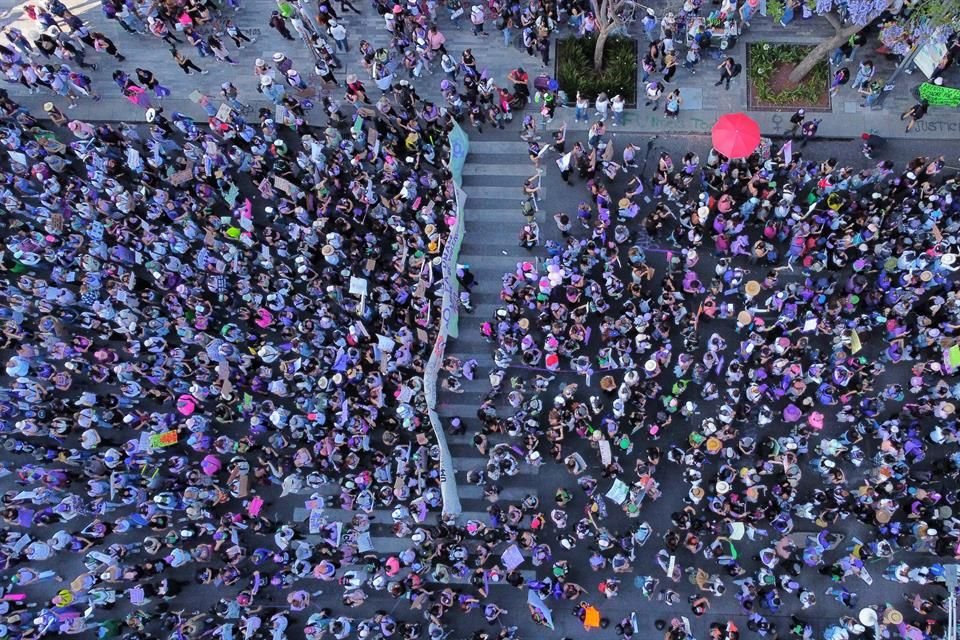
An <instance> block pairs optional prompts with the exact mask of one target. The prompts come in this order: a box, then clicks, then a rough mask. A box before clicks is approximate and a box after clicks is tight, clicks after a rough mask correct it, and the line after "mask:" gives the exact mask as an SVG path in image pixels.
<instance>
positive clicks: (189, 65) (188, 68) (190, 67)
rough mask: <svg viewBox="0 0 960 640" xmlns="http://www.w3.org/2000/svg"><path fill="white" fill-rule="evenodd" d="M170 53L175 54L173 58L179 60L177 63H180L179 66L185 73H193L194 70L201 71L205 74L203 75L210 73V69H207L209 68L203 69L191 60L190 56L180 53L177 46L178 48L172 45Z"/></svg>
mask: <svg viewBox="0 0 960 640" xmlns="http://www.w3.org/2000/svg"><path fill="white" fill-rule="evenodd" d="M170 55H172V56H173V59H174V60H176V61H177V65H178V66H179V67H180V68H181V69H182V70H183V72H184V73H185V74H187V75H188V76H190V75H193V72H194V71H199V72H200V73H201V74H203V75H206V74H208V73H210V72H209V71H207V70H205V69H201V68H200V67H198V66H197V65H196V64H195V63H194V62H193V60H191V59H190V58H188V57H187V56H185V55H183V54H182V53H180V52H179V51H177V48H176V47H170Z"/></svg>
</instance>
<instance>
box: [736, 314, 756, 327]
mask: <svg viewBox="0 0 960 640" xmlns="http://www.w3.org/2000/svg"><path fill="white" fill-rule="evenodd" d="M752 320H753V316H751V315H750V312H749V311H746V310H744V311H741V312H740V313H738V314H737V322H739V323H740V324H742V325H744V326H746V325H748V324H750V322H751V321H752Z"/></svg>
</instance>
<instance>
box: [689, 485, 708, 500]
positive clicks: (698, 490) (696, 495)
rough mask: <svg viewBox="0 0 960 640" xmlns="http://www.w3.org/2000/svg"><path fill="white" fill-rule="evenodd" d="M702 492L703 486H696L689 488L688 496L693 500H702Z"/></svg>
mask: <svg viewBox="0 0 960 640" xmlns="http://www.w3.org/2000/svg"><path fill="white" fill-rule="evenodd" d="M704 493H705V492H704V490H703V487H700V486H696V487H691V488H690V497H691V498H693V499H694V500H702V499H703V496H704Z"/></svg>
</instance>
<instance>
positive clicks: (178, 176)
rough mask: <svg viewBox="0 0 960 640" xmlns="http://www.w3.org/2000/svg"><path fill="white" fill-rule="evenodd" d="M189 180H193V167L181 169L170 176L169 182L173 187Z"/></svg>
mask: <svg viewBox="0 0 960 640" xmlns="http://www.w3.org/2000/svg"><path fill="white" fill-rule="evenodd" d="M191 180H193V167H188V168H186V169H181V170H180V171H177V172H175V173H174V174H172V175H171V176H170V184H172V185H173V186H175V187H179V186H180V185H182V184H185V183H187V182H190V181H191Z"/></svg>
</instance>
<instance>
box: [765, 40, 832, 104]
mask: <svg viewBox="0 0 960 640" xmlns="http://www.w3.org/2000/svg"><path fill="white" fill-rule="evenodd" d="M811 49H813V47H811V46H807V45H802V44H784V43H773V42H751V43H749V44H747V104H748V106H749V107H750V109H752V110H755V111H777V110H780V109H785V108H786V109H797V108H799V107H803V108H804V109H806V110H808V111H830V109H831V107H830V66H829V65H828V64H827V61H826V60H822V61H820V62H818V63H817V65H816V66H815V67H814V68H813V70H812V71H810V73H809V74H807V77H806V78H804V80H803V81H802V82H801V83H800V84H794V83H793V82H790V78H789V76H790V72H792V71H793V70H794V68H796V66H797V65H798V64H800V61H802V60H803V59H804V58H805V57H806V55H807V54H808V53H809V52H810V50H811Z"/></svg>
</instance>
